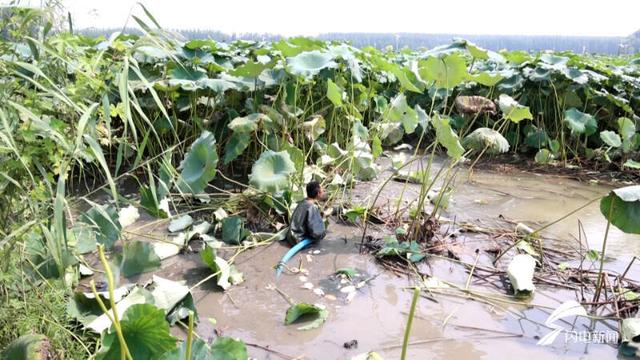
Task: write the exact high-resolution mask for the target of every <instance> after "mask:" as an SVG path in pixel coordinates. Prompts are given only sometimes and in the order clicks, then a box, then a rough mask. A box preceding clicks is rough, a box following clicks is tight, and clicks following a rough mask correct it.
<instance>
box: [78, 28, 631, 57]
mask: <svg viewBox="0 0 640 360" xmlns="http://www.w3.org/2000/svg"><path fill="white" fill-rule="evenodd" d="M121 30H122V29H118V28H109V29H95V28H90V29H83V30H80V32H81V33H83V34H85V35H89V36H100V35H104V36H108V35H109V34H111V33H113V32H115V31H121ZM125 32H128V33H137V34H140V33H141V32H140V31H139V30H137V29H129V28H127V29H125ZM174 32H176V33H179V34H181V35H182V36H184V37H185V38H186V39H214V40H216V41H224V42H230V41H234V40H256V41H278V40H280V39H283V38H284V37H283V36H281V35H275V34H268V33H262V34H261V33H232V34H227V33H223V32H221V31H215V30H201V29H187V30H184V29H182V30H174ZM316 38H318V39H322V40H339V41H348V42H350V43H351V44H353V45H354V46H356V47H364V46H373V47H376V48H380V49H382V48H385V47H387V46H393V47H394V48H404V47H408V48H412V49H418V48H433V47H435V46H438V45H443V44H448V43H450V42H451V40H452V39H454V38H464V39H467V40H469V41H472V42H474V43H476V44H478V45H480V46H482V47H484V48H487V49H490V50H494V51H497V50H501V49H507V50H526V51H539V50H555V51H564V50H571V51H573V52H576V53H600V54H619V53H632V52H635V51H638V50H640V47H639V46H638V45H639V43H640V35H638V33H636V34H634V35H631V36H629V37H591V36H542V35H536V36H528V35H522V36H520V35H457V34H417V33H398V34H393V33H325V34H320V35H319V36H317V37H316Z"/></svg>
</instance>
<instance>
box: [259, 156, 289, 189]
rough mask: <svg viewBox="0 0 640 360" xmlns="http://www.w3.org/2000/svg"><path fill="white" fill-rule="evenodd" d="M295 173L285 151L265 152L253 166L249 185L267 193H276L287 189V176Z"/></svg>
mask: <svg viewBox="0 0 640 360" xmlns="http://www.w3.org/2000/svg"><path fill="white" fill-rule="evenodd" d="M295 171H296V167H295V164H294V163H293V161H291V157H290V156H289V153H288V152H286V151H280V152H274V151H271V150H267V151H265V152H263V153H262V154H261V155H260V158H259V159H258V160H257V161H256V162H255V163H254V164H253V167H252V168H251V174H250V175H249V183H250V184H251V186H253V187H255V188H257V189H260V190H262V191H267V192H276V191H280V190H284V189H287V188H289V186H290V184H289V176H290V175H291V174H293V173H294V172H295Z"/></svg>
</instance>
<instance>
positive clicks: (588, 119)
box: [564, 108, 598, 136]
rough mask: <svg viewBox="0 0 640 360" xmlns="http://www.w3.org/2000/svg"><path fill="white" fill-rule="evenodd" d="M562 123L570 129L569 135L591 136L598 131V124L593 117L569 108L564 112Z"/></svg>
mask: <svg viewBox="0 0 640 360" xmlns="http://www.w3.org/2000/svg"><path fill="white" fill-rule="evenodd" d="M564 122H565V123H566V124H567V126H568V127H569V129H571V134H572V135H575V134H585V135H587V136H590V135H592V134H593V133H595V132H596V130H598V122H597V121H596V118H595V117H593V115H590V114H585V113H583V112H582V111H580V110H578V109H576V108H571V109H569V110H567V111H565V112H564Z"/></svg>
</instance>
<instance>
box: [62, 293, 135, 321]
mask: <svg viewBox="0 0 640 360" xmlns="http://www.w3.org/2000/svg"><path fill="white" fill-rule="evenodd" d="M131 287H132V285H131V286H122V287H119V288H117V289H114V301H115V302H116V303H117V302H119V301H120V300H122V298H123V297H124V296H125V295H127V294H128V293H129V290H130V289H131ZM98 296H100V298H101V299H102V302H103V303H104V304H105V306H106V307H107V309H110V308H111V304H110V302H109V292H107V291H105V292H98ZM67 314H68V315H69V316H70V317H72V318H74V319H76V320H77V321H78V322H80V323H81V324H83V325H85V326H86V325H88V324H90V323H91V322H92V321H94V320H95V319H97V318H98V317H99V316H101V315H102V314H104V311H102V308H101V307H100V305H99V304H98V301H97V300H96V298H95V296H94V295H93V293H82V292H75V293H74V294H73V296H70V297H69V300H68V302H67Z"/></svg>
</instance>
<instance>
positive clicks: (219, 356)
mask: <svg viewBox="0 0 640 360" xmlns="http://www.w3.org/2000/svg"><path fill="white" fill-rule="evenodd" d="M211 353H212V354H213V358H214V359H215V360H247V359H248V358H249V356H248V355H247V346H246V345H245V344H244V342H242V341H240V340H237V339H233V338H230V337H224V336H221V337H218V338H217V339H216V341H215V342H214V343H213V346H211Z"/></svg>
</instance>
